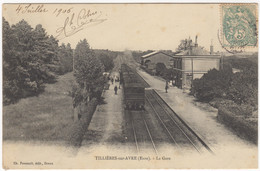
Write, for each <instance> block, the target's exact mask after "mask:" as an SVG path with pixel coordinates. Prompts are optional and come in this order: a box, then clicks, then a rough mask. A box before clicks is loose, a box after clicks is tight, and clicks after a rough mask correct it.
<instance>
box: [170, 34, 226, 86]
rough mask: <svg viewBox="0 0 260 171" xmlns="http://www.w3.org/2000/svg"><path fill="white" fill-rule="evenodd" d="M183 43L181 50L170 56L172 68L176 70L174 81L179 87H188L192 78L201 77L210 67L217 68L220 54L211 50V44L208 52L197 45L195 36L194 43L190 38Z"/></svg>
mask: <svg viewBox="0 0 260 171" xmlns="http://www.w3.org/2000/svg"><path fill="white" fill-rule="evenodd" d="M183 44H184V45H183V46H181V47H182V48H183V49H182V51H181V52H179V53H177V54H175V55H174V56H173V58H172V61H173V65H172V68H173V70H174V71H176V74H175V76H174V82H175V85H176V86H177V87H179V88H183V89H190V88H191V86H192V85H191V83H192V80H194V79H196V78H201V77H202V76H203V74H205V73H207V72H208V71H209V70H210V69H213V68H215V69H217V70H219V68H220V62H221V56H220V55H218V54H215V53H214V52H213V45H212V44H211V46H210V52H208V51H206V50H205V49H204V48H203V47H200V46H198V43H197V36H196V39H195V43H194V44H193V43H192V40H191V39H186V40H185V41H184V42H183Z"/></svg>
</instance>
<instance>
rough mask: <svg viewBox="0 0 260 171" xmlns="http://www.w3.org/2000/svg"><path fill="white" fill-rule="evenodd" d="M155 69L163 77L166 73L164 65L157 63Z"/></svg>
mask: <svg viewBox="0 0 260 171" xmlns="http://www.w3.org/2000/svg"><path fill="white" fill-rule="evenodd" d="M155 69H156V74H157V75H161V76H162V75H163V74H164V73H165V71H166V66H165V64H164V63H157V64H156V68H155Z"/></svg>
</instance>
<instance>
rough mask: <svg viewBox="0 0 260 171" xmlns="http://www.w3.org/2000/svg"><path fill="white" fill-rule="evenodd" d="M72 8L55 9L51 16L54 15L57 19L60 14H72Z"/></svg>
mask: <svg viewBox="0 0 260 171" xmlns="http://www.w3.org/2000/svg"><path fill="white" fill-rule="evenodd" d="M72 9H73V7H71V8H67V9H63V8H56V9H55V10H54V11H53V14H54V15H56V17H58V16H59V15H60V14H69V13H71V12H72Z"/></svg>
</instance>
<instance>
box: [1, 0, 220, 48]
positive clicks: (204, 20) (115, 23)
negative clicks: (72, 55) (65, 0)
mask: <svg viewBox="0 0 260 171" xmlns="http://www.w3.org/2000/svg"><path fill="white" fill-rule="evenodd" d="M41 5H42V4H31V5H30V6H28V4H20V5H19V4H5V5H4V6H3V17H5V19H6V20H7V21H8V22H9V24H16V23H17V22H19V21H20V20H22V19H24V20H26V21H27V22H28V23H29V24H30V25H31V26H32V27H35V26H36V25H37V24H42V26H43V27H44V28H45V29H46V31H47V33H48V34H49V35H53V36H55V37H57V39H59V43H70V44H71V46H72V48H75V46H76V44H77V43H78V42H79V41H80V40H82V39H84V38H86V39H87V41H88V43H89V44H90V47H91V48H94V49H110V50H120V51H121V50H126V49H129V50H148V49H151V50H173V51H175V49H176V48H177V47H178V45H179V43H180V40H181V39H185V38H189V37H190V38H192V39H193V41H194V39H195V36H196V35H198V44H199V46H203V47H205V49H207V50H209V48H210V44H211V41H212V42H213V45H214V50H215V51H222V48H221V46H220V43H219V40H218V31H219V30H221V24H220V23H221V11H220V10H221V8H220V6H219V4H43V5H42V6H41ZM37 6H41V8H39V7H38V11H33V10H35V9H37ZM29 10H30V11H29ZM59 10H60V11H61V12H60V13H58V11H59ZM88 11H89V12H88ZM70 24H71V25H70ZM74 29H75V30H74ZM65 35H66V36H65Z"/></svg>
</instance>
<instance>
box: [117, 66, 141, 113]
mask: <svg viewBox="0 0 260 171" xmlns="http://www.w3.org/2000/svg"><path fill="white" fill-rule="evenodd" d="M136 74H137V73H136V72H134V71H133V69H132V68H130V67H129V66H128V65H126V64H122V65H121V73H120V77H121V81H122V84H123V93H124V94H123V95H124V107H125V109H126V110H144V105H145V87H144V85H143V83H142V82H141V80H140V78H139V77H138V76H137V75H136Z"/></svg>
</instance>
